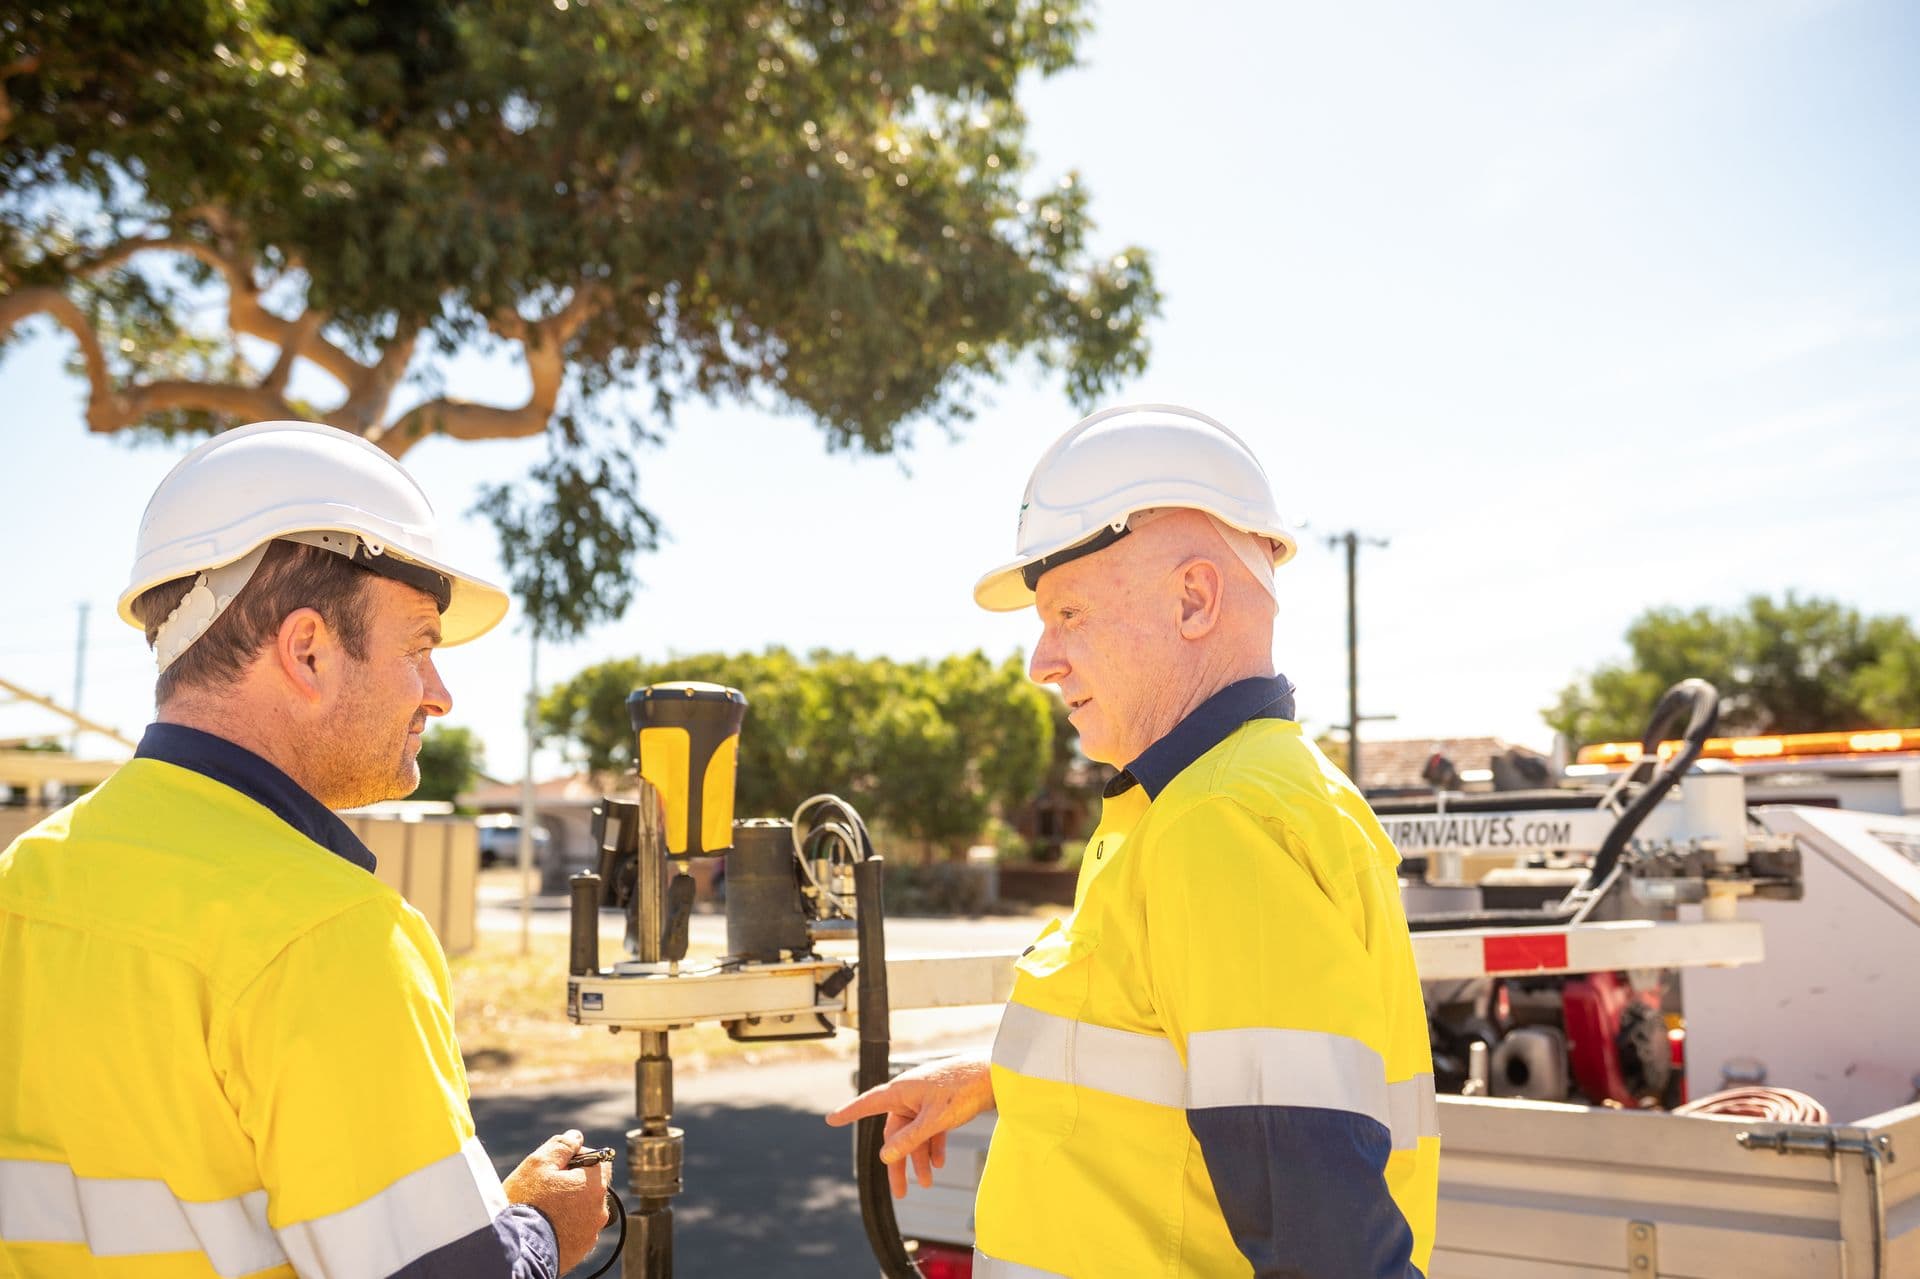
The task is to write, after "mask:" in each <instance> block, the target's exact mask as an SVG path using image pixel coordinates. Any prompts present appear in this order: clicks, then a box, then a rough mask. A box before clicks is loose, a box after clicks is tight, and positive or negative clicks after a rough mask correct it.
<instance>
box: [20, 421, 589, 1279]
mask: <svg viewBox="0 0 1920 1279" xmlns="http://www.w3.org/2000/svg"><path fill="white" fill-rule="evenodd" d="M434 531H435V521H434V516H433V511H432V508H431V507H430V506H429V505H428V503H427V500H426V496H425V494H423V493H422V492H421V491H420V488H419V486H418V485H417V484H415V483H414V481H413V479H412V477H411V476H409V475H408V474H407V473H406V471H405V470H403V469H402V468H401V467H400V465H399V464H398V463H397V462H395V461H393V459H391V458H389V457H388V456H387V455H386V454H384V453H382V452H381V451H380V450H379V449H377V448H375V447H373V446H372V445H371V444H368V443H367V442H365V441H364V440H361V439H359V438H357V437H355V436H352V435H349V434H347V433H346V432H343V431H337V430H334V429H333V428H331V427H326V426H316V425H312V424H310V423H301V422H265V423H260V424H258V425H254V426H249V427H243V428H241V429H239V430H236V431H230V432H228V433H226V434H224V435H220V436H217V437H215V438H214V439H212V440H209V441H208V442H207V443H205V444H203V445H201V446H200V447H199V448H196V449H195V450H193V452H191V453H190V454H188V455H187V457H186V458H184V459H183V460H182V461H181V462H180V463H179V465H177V466H176V467H174V468H173V470H172V471H171V472H170V473H169V474H168V475H167V477H166V478H165V479H164V480H162V481H161V483H160V487H159V489H158V490H157V491H156V492H155V493H154V495H153V499H152V501H151V502H150V503H149V504H148V506H147V510H146V513H145V515H144V517H143V518H142V520H141V524H140V533H139V548H138V552H137V554H136V558H135V563H134V570H133V576H132V580H131V582H130V583H129V584H128V587H127V589H126V592H125V593H124V594H123V595H122V596H121V600H120V614H121V616H122V617H123V618H124V619H126V620H127V621H129V622H131V623H133V624H134V625H136V626H139V627H141V628H143V629H144V630H145V631H146V634H147V638H148V641H149V642H150V643H151V644H152V646H153V649H154V652H155V656H156V658H157V661H158V664H159V668H160V676H159V683H158V686H157V690H156V701H157V703H158V716H157V722H156V723H154V724H153V725H152V726H151V727H150V728H148V730H147V732H146V735H145V736H144V738H143V739H142V740H141V743H140V747H139V750H138V751H137V752H136V755H135V757H134V759H133V760H132V761H131V762H129V763H128V764H127V765H126V766H125V767H124V768H122V769H120V770H119V771H118V772H117V773H115V774H114V776H113V777H112V778H110V779H109V780H108V781H107V782H106V783H105V784H103V785H101V786H100V787H98V788H97V789H95V790H94V791H93V792H91V793H90V794H88V795H87V796H85V797H84V798H82V799H81V800H79V801H78V802H77V803H75V804H72V805H70V806H69V807H67V808H65V809H63V810H62V811H60V812H59V813H56V814H54V815H53V816H52V817H50V818H48V819H47V820H46V821H44V822H42V823H41V824H40V825H38V826H37V827H35V828H34V829H33V830H30V831H28V832H27V833H26V834H24V835H22V836H21V837H20V838H19V839H18V840H16V841H15V842H14V843H13V845H12V846H11V847H9V848H8V849H7V850H6V852H5V853H4V854H0V1081H4V1085H3V1086H0V1274H7V1275H20V1276H23V1277H32V1279H38V1277H42V1276H46V1277H51V1276H56V1275H57V1276H62V1277H63V1279H65V1277H71V1276H85V1275H107V1274H111V1275H116V1276H130V1277H136V1279H137V1277H138V1276H144V1275H153V1276H156V1279H157V1277H159V1276H168V1277H171V1276H184V1275H219V1276H223V1277H225V1279H237V1277H238V1276H242V1275H246V1276H265V1275H270V1276H289V1275H298V1276H301V1277H302V1279H376V1277H378V1276H396V1277H397V1276H406V1277H407V1279H428V1277H430V1276H431V1277H441V1276H444V1277H446V1279H453V1277H454V1276H459V1277H461V1279H465V1277H466V1276H502V1277H507V1276H511V1277H512V1279H555V1277H556V1276H557V1275H559V1274H560V1273H562V1272H564V1271H565V1270H567V1269H568V1268H570V1267H572V1266H573V1265H575V1264H576V1263H578V1262H579V1261H580V1260H581V1259H582V1258H583V1257H585V1255H586V1254H587V1252H588V1251H589V1249H590V1248H591V1247H592V1244H593V1240H594V1237H595V1235H596V1234H597V1233H598V1232H599V1229H600V1227H601V1226H602V1225H603V1224H604V1223H605V1220H606V1204H605V1185H606V1168H605V1166H604V1165H594V1166H592V1167H589V1168H582V1169H573V1168H569V1167H568V1166H567V1165H568V1163H569V1161H570V1160H571V1159H572V1157H573V1156H574V1155H575V1154H576V1153H577V1152H578V1151H579V1148H580V1145H581V1135H580V1134H579V1133H578V1132H568V1133H565V1134H562V1135H560V1136H557V1137H554V1138H553V1139H551V1140H549V1141H548V1142H547V1143H546V1144H545V1145H543V1146H542V1147H541V1148H540V1149H539V1150H537V1151H535V1152H534V1153H533V1154H532V1155H531V1156H529V1157H528V1158H527V1159H526V1161H525V1162H523V1163H522V1164H521V1165H520V1167H519V1168H518V1169H517V1170H516V1171H515V1172H514V1173H513V1175H512V1176H510V1177H509V1178H508V1179H507V1181H506V1183H505V1185H504V1186H503V1185H502V1183H501V1182H500V1180H499V1178H498V1176H497V1175H496V1174H495V1172H494V1170H493V1165H492V1163H491V1162H490V1161H489V1159H488V1157H487V1154H486V1152H485V1151H484V1150H482V1149H481V1147H480V1143H479V1141H478V1140H477V1139H476V1138H475V1136H474V1128H473V1119H472V1115H471V1114H470V1112H469V1110H468V1106H467V1085H466V1073H465V1071H464V1069H463V1067H462V1064H461V1059H460V1050H459V1046H458V1044H457V1043H456V1042H455V1039H454V1034H453V1023H452V1009H451V999H450V996H449V993H448V981H447V966H446V960H445V958H444V956H443V955H442V953H441V950H440V945H439V943H438V941H436V940H435V938H434V936H433V934H432V933H431V931H429V929H428V928H427V925H426V922H425V920H424V919H422V917H421V916H420V914H419V912H418V911H416V910H414V909H413V908H412V907H411V906H409V905H408V904H407V903H406V902H404V901H403V900H402V899H401V898H400V896H399V895H398V894H397V893H395V892H394V891H393V890H392V889H391V888H388V887H386V886H385V885H383V884H381V883H380V882H379V881H378V880H376V879H375V878H374V877H373V875H372V873H371V871H372V870H373V866H374V861H373V856H372V854H371V853H370V852H369V851H368V850H367V849H366V847H365V846H364V845H363V844H361V842H360V841H359V840H358V839H356V838H355V837H354V835H353V833H352V832H351V831H350V830H349V829H348V828H347V826H346V824H345V823H344V822H342V821H341V820H340V819H339V818H338V817H337V816H335V815H334V813H333V811H331V810H334V809H339V808H348V807H352V806H355V805H359V804H366V803H371V802H374V801H378V800H383V799H393V798H398V797H400V796H404V795H406V794H407V793H409V792H410V791H412V790H413V788H414V787H415V786H417V785H418V784H419V780H420V771H419V766H418V763H417V756H418V754H419V750H420V733H421V731H422V730H423V728H424V727H425V725H426V722H427V720H428V719H429V718H430V717H432V716H435V715H444V714H446V713H447V711H448V709H449V707H450V706H451V703H452V699H451V697H450V696H449V694H448V692H447V689H446V686H445V684H443V683H442V682H441V680H440V676H439V674H438V673H437V672H436V671H435V670H434V664H433V653H434V649H435V648H436V647H437V646H439V645H441V644H460V643H465V642H466V641H468V640H471V639H475V638H477V637H478V636H480V635H482V634H484V633H485V632H486V631H488V630H490V629H491V628H492V627H493V626H494V625H495V624H496V623H497V622H498V621H499V620H500V619H501V617H502V616H503V615H504V614H505V612H506V609H507V599H506V596H505V594H504V593H502V592H501V591H500V590H499V588H497V587H495V586H492V585H490V584H488V583H487V582H485V581H482V580H481V579H479V578H477V577H474V576H471V575H469V574H466V573H462V572H460V571H459V570H457V569H454V568H452V567H450V566H448V565H447V564H445V563H444V562H442V560H441V559H440V557H439V554H438V552H437V550H436V548H435V545H434Z"/></svg>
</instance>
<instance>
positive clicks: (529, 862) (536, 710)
mask: <svg viewBox="0 0 1920 1279" xmlns="http://www.w3.org/2000/svg"><path fill="white" fill-rule="evenodd" d="M527 641H528V642H527V716H526V719H527V724H526V727H527V755H526V761H525V768H524V769H523V771H522V772H521V774H520V849H519V853H520V857H519V861H520V953H521V954H522V955H524V954H527V953H528V952H529V951H531V950H532V949H533V884H532V883H531V882H530V881H531V877H532V871H533V814H534V808H533V743H534V728H535V726H536V723H537V720H538V717H539V714H540V628H539V627H537V626H536V627H534V628H533V630H532V631H531V633H530V634H529V635H528V637H527Z"/></svg>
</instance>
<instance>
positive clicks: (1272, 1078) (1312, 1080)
mask: <svg viewBox="0 0 1920 1279" xmlns="http://www.w3.org/2000/svg"><path fill="white" fill-rule="evenodd" d="M1187 1067H1188V1076H1187V1095H1188V1101H1187V1104H1188V1105H1189V1106H1192V1107H1193V1108H1194V1109H1196V1110H1203V1109H1210V1108H1212V1107H1215V1106H1311V1107H1314V1108H1315V1109H1318V1110H1344V1111H1347V1112H1349V1113H1351V1114H1356V1115H1365V1116H1366V1117H1367V1118H1369V1119H1371V1120H1373V1121H1374V1122H1376V1123H1378V1124H1379V1125H1380V1126H1381V1127H1382V1128H1386V1129H1388V1130H1389V1131H1391V1127H1392V1126H1391V1123H1390V1118H1391V1115H1390V1112H1389V1109H1388V1105H1387V1070H1386V1066H1385V1064H1384V1063H1383V1062H1382V1061H1381V1060H1380V1054H1379V1053H1377V1052H1375V1051H1374V1050H1373V1049H1371V1048H1369V1047H1367V1046H1366V1045H1365V1044H1363V1043H1361V1042H1360V1041H1359V1040H1358V1039H1350V1038H1348V1037H1347V1036H1345V1035H1329V1034H1323V1033H1322V1032H1320V1031H1316V1030H1287V1029H1283V1028H1281V1027H1278V1026H1250V1027H1246V1028H1244V1029H1240V1030H1201V1031H1196V1032H1194V1033H1193V1034H1191V1035H1189V1036H1187Z"/></svg>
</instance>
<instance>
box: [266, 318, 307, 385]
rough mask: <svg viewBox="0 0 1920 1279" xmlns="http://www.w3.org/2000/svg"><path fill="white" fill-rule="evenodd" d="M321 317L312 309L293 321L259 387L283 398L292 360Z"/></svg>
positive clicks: (298, 356) (300, 350) (291, 371)
mask: <svg viewBox="0 0 1920 1279" xmlns="http://www.w3.org/2000/svg"><path fill="white" fill-rule="evenodd" d="M321 322H322V317H321V316H319V315H317V314H315V313H314V312H312V311H309V312H307V313H306V314H305V315H302V316H301V317H300V318H299V319H297V320H295V321H294V322H293V326H292V328H291V329H289V330H288V333H287V340H286V341H284V342H282V343H281V344H280V356H279V358H278V359H276V360H275V361H274V362H273V367H272V368H271V369H269V370H268V371H267V376H266V377H264V378H262V379H261V381H260V389H261V390H263V391H268V392H271V393H272V394H274V395H277V396H280V397H282V398H284V397H285V396H286V394H287V381H288V379H290V378H291V377H292V376H293V365H294V361H296V360H298V359H299V358H300V355H301V353H302V351H303V349H304V348H305V347H306V345H307V343H308V342H310V341H312V340H313V338H314V335H315V334H316V333H318V332H319V330H320V325H321Z"/></svg>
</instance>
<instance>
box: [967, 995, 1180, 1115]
mask: <svg viewBox="0 0 1920 1279" xmlns="http://www.w3.org/2000/svg"><path fill="white" fill-rule="evenodd" d="M993 1064H994V1065H996V1066H1000V1067H1002V1068H1004V1069H1006V1070H1011V1071H1013V1072H1014V1073H1015V1074H1020V1075H1026V1076H1028V1077H1029V1078H1032V1079H1051V1080H1053V1081H1055V1082H1056V1083H1063V1084H1075V1085H1078V1086H1079V1087H1082V1088H1097V1089H1099V1090H1100V1091H1101V1092H1108V1093H1113V1094H1114V1095H1115V1096H1119V1097H1129V1098H1132V1099H1133V1100H1135V1101H1145V1102H1150V1103H1152V1104H1154V1105H1157V1106H1172V1107H1175V1108H1180V1107H1183V1106H1185V1105H1186V1092H1187V1078H1186V1076H1187V1072H1186V1070H1185V1069H1184V1068H1183V1067H1182V1066H1181V1065H1180V1054H1179V1053H1177V1052H1175V1051H1174V1047H1173V1045H1172V1044H1171V1043H1169V1042H1168V1041H1167V1040H1165V1039H1163V1038H1161V1037H1160V1036H1159V1035H1142V1034H1138V1033H1136V1032H1134V1031H1131V1030H1115V1029H1113V1028H1111V1027H1108V1026H1095V1025H1093V1024H1091V1023H1090V1022H1084V1021H1074V1020H1073V1019H1072V1018H1070V1017H1056V1016H1054V1015H1053V1014H1052V1013H1043V1012H1041V1011H1040V1010H1039V1009H1037V1008H1029V1007H1027V1006H1026V1005H1025V1004H1008V1005H1007V1010H1006V1012H1004V1013H1003V1014H1001V1017H1000V1032H999V1034H997V1035H995V1036H994V1040H993Z"/></svg>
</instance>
